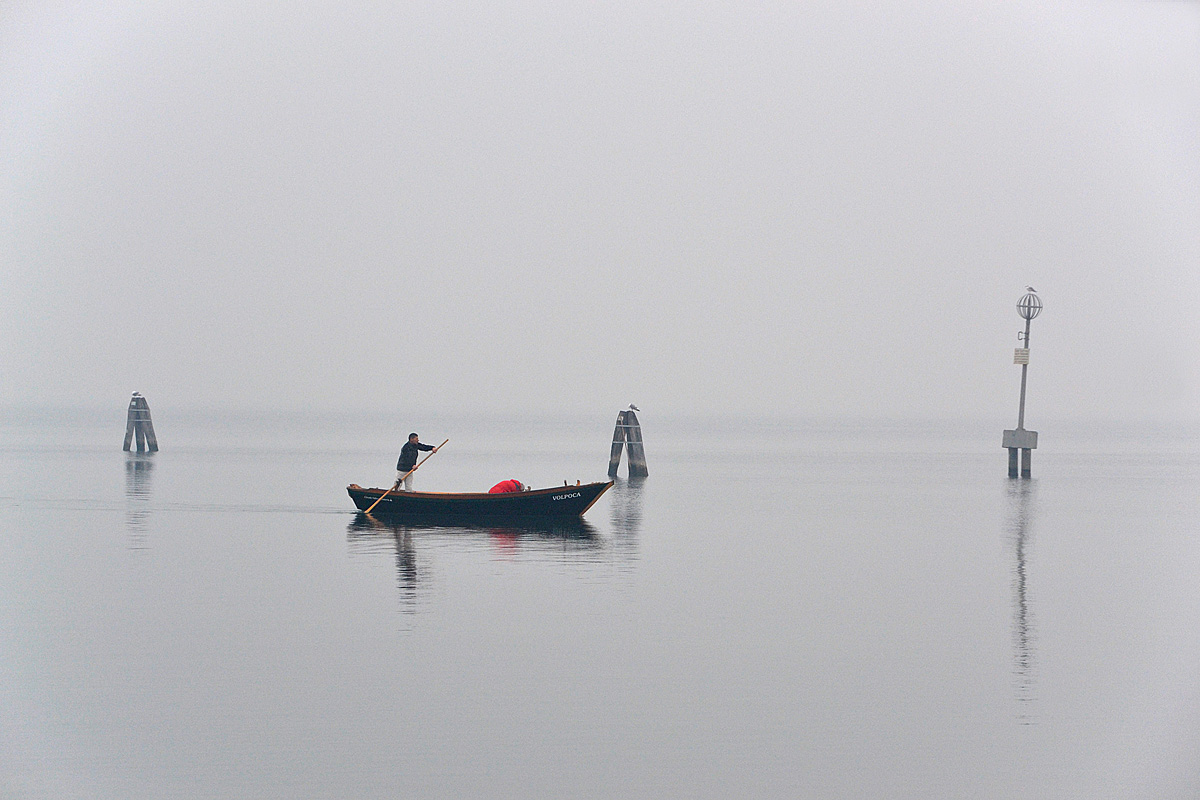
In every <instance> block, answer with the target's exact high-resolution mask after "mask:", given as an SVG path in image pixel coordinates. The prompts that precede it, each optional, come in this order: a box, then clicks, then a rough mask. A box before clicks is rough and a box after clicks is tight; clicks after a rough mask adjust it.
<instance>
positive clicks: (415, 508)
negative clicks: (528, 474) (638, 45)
mask: <svg viewBox="0 0 1200 800" xmlns="http://www.w3.org/2000/svg"><path fill="white" fill-rule="evenodd" d="M612 485H613V482H612V481H606V482H603V483H583V484H575V485H574V486H553V487H551V488H549V489H533V490H531V491H528V492H504V493H497V494H489V493H487V492H466V493H453V492H390V491H389V490H387V489H364V488H363V487H361V486H359V485H358V484H356V483H352V484H350V485H349V486H347V487H346V491H347V492H348V493H349V494H350V499H351V500H353V501H354V505H355V506H356V507H357V508H358V510H359V511H366V510H367V509H368V508H371V505H372V504H373V503H375V502H376V501H378V503H379V504H378V505H376V506H375V508H374V509H373V510H372V511H371V513H372V514H376V515H382V516H389V517H415V518H425V519H429V518H446V519H469V520H493V519H528V518H533V519H547V518H549V519H561V518H578V517H581V516H583V514H584V513H585V512H586V511H587V510H588V509H589V508H591V507H592V504H593V503H595V502H596V501H597V500H599V499H600V495H602V494H604V493H605V492H606V491H608V489H609V487H611V486H612ZM385 494H386V495H387V496H386V497H383V495H385ZM380 497H383V499H382V500H380Z"/></svg>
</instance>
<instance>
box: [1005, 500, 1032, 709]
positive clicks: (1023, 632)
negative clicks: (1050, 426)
mask: <svg viewBox="0 0 1200 800" xmlns="http://www.w3.org/2000/svg"><path fill="white" fill-rule="evenodd" d="M1006 486H1007V489H1008V538H1009V541H1010V542H1011V543H1012V545H1013V554H1014V556H1015V563H1014V565H1013V575H1012V586H1013V628H1012V639H1013V688H1014V692H1015V694H1016V700H1017V720H1018V721H1019V722H1020V723H1021V724H1023V725H1034V724H1036V723H1037V718H1036V716H1035V714H1034V701H1035V700H1036V669H1035V667H1036V664H1035V656H1036V652H1035V639H1036V632H1035V631H1034V626H1033V623H1034V620H1033V612H1032V610H1031V608H1030V603H1029V587H1028V581H1027V579H1028V564H1027V559H1028V557H1029V549H1030V536H1031V532H1032V527H1033V517H1034V503H1035V499H1036V493H1037V492H1036V489H1037V482H1036V481H1007V482H1006Z"/></svg>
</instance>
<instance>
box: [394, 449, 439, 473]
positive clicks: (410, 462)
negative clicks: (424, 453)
mask: <svg viewBox="0 0 1200 800" xmlns="http://www.w3.org/2000/svg"><path fill="white" fill-rule="evenodd" d="M432 449H433V445H431V444H425V443H423V442H405V443H404V447H401V448H400V460H399V461H397V462H396V469H397V470H399V471H400V472H408V471H409V470H410V469H412V468H413V467H415V466H416V465H417V451H418V450H432Z"/></svg>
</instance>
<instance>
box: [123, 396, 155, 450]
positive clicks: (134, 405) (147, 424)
mask: <svg viewBox="0 0 1200 800" xmlns="http://www.w3.org/2000/svg"><path fill="white" fill-rule="evenodd" d="M135 437H136V439H137V451H138V452H139V453H144V452H146V451H147V450H149V451H150V452H151V453H157V452H158V438H157V437H156V436H155V435H154V423H153V422H151V421H150V404H149V403H147V402H146V398H144V397H142V394H141V392H134V393H133V397H131V398H129V416H128V418H127V420H126V422H125V444H124V446H123V447H122V448H121V449H122V450H124V451H125V452H126V453H128V452H129V447H130V445H131V444H133V441H134V438H135Z"/></svg>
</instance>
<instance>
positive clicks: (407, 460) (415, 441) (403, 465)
mask: <svg viewBox="0 0 1200 800" xmlns="http://www.w3.org/2000/svg"><path fill="white" fill-rule="evenodd" d="M421 450H432V451H433V452H435V453H436V452H437V448H436V447H434V446H433V445H431V444H422V443H421V440H420V437H419V436H417V435H416V434H415V433H410V434H409V435H408V441H407V442H405V443H404V447H401V448H400V460H399V461H397V462H396V486H395V487H394V488H396V489H399V490H400V491H402V492H411V491H412V490H413V467H415V466H416V465H417V453H418V452H419V451H421ZM405 474H407V475H408V477H407V478H406V477H404V476H405ZM401 481H403V482H404V485H403V486H401V485H400V482H401Z"/></svg>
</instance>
